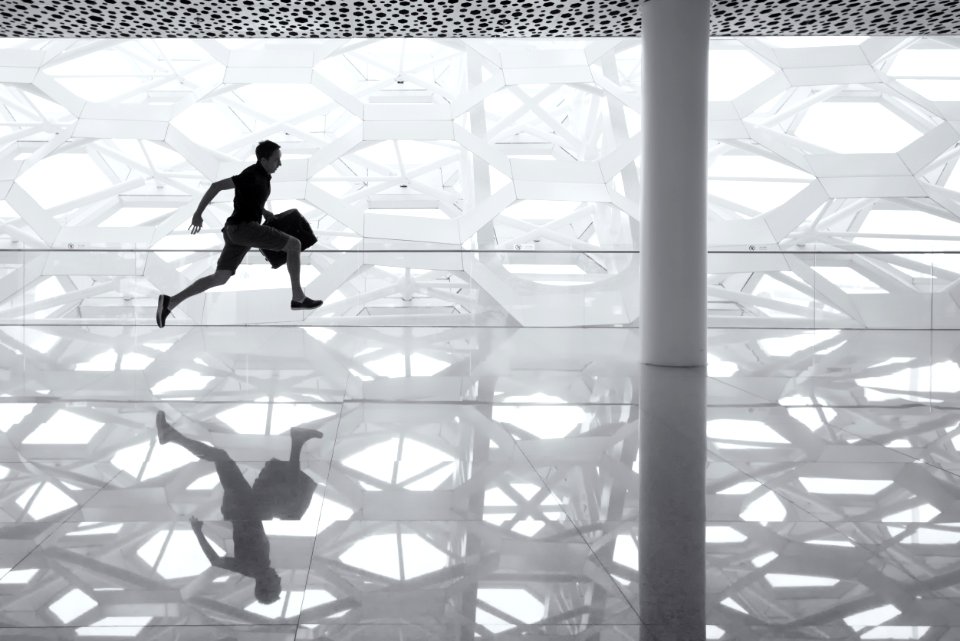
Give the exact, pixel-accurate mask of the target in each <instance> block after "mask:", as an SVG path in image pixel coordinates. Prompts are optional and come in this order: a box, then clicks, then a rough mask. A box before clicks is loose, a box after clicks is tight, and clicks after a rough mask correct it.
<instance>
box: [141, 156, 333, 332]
mask: <svg viewBox="0 0 960 641" xmlns="http://www.w3.org/2000/svg"><path fill="white" fill-rule="evenodd" d="M256 154H257V162H255V163H254V164H252V165H250V166H249V167H247V168H246V169H244V170H243V171H241V172H240V173H239V174H237V175H236V176H232V177H230V178H224V179H223V180H218V181H217V182H215V183H213V184H212V185H210V188H209V189H207V192H206V193H205V194H204V195H203V197H202V198H201V199H200V204H198V205H197V211H196V213H194V214H193V220H192V221H191V222H190V233H191V234H196V233H197V232H198V231H200V228H201V227H203V210H204V209H206V208H207V205H209V204H210V201H211V200H213V198H214V196H216V195H217V194H218V193H220V192H221V191H223V190H224V189H233V190H235V191H234V194H233V214H232V215H231V216H230V218H228V219H227V222H226V223H225V224H224V226H223V230H222V231H223V241H224V246H223V251H222V252H221V253H220V258H219V259H218V260H217V271H215V272H214V273H212V274H210V275H209V276H204V277H203V278H200V279H198V280H196V281H194V282H193V283H191V284H190V285H188V286H187V287H186V288H185V289H184V290H183V291H181V292H178V293H176V294H174V295H173V296H167V295H166V294H160V297H159V298H158V300H157V326H158V327H163V326H164V325H166V323H167V316H169V315H170V312H172V311H173V308H175V307H176V306H177V305H179V304H180V303H182V302H183V301H185V300H186V299H188V298H190V297H191V296H196V295H197V294H199V293H201V292H205V291H206V290H208V289H210V288H211V287H216V286H217V285H223V284H224V283H225V282H227V281H228V280H230V277H231V276H233V275H234V274H235V273H236V272H237V267H239V266H240V263H241V262H242V261H243V257H244V256H245V255H246V253H247V252H248V251H249V250H250V248H251V247H257V248H259V249H272V250H274V251H282V252H286V254H287V271H288V272H289V273H290V288H291V290H292V294H293V296H292V298H291V300H290V309H314V308H317V307H320V305H322V304H323V301H321V300H313V299H311V298H307V295H306V294H304V293H303V288H302V287H301V286H300V241H299V240H297V239H296V238H294V237H293V236H291V235H290V234H286V233H284V232H282V231H280V230H278V229H274V228H273V227H268V226H266V225H261V224H260V222H261V220H262V219H263V217H264V216H266V218H267V220H269V219H270V218H272V217H273V214H272V213H270V212H269V211H267V210H266V209H264V208H263V206H264V205H265V204H266V203H267V198H268V197H269V196H270V176H271V174H273V172H275V171H276V170H277V169H278V168H279V167H280V145H278V144H277V143H275V142H273V141H271V140H264V141H263V142H261V143H260V144H259V145H257V149H256Z"/></svg>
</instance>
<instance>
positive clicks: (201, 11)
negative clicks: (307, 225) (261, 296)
mask: <svg viewBox="0 0 960 641" xmlns="http://www.w3.org/2000/svg"><path fill="white" fill-rule="evenodd" d="M641 5H642V2H641V0H579V1H575V2H571V1H570V0H552V1H551V0H535V1H531V2H522V1H521V0H471V1H453V0H232V1H231V2H223V0H177V1H171V0H163V1H160V2H157V1H155V0H76V1H75V2H71V3H66V2H60V1H59V0H5V1H4V2H3V4H2V5H0V34H3V35H4V36H5V37H47V38H49V37H79V38H102V37H106V38H128V37H130V38H134V37H135V38H145V37H188V38H215V37H216V38H219V37H247V38H249V37H269V38H284V37H286V38H306V37H321V38H350V37H383V36H402V37H431V38H436V37H452V38H459V37H529V36H546V37H552V36H565V37H618V36H636V35H639V34H640V28H641V16H640V13H641ZM712 14H713V15H712V19H711V28H710V29H711V35H713V36H772V35H800V36H802V35H951V34H957V33H960V0H832V1H831V2H808V1H806V0H787V1H784V0H714V2H713V9H712Z"/></svg>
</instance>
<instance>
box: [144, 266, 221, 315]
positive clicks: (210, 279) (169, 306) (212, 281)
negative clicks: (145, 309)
mask: <svg viewBox="0 0 960 641" xmlns="http://www.w3.org/2000/svg"><path fill="white" fill-rule="evenodd" d="M231 276H233V273H232V272H230V271H228V270H225V269H218V270H217V271H215V272H214V273H212V274H210V275H209V276H204V277H203V278H198V279H197V280H195V281H193V282H192V283H190V284H189V285H187V286H186V287H185V288H184V289H183V290H182V291H180V292H177V293H176V294H174V295H173V296H167V295H165V294H160V297H159V298H158V299H157V327H164V326H166V324H167V316H169V315H170V312H172V311H173V308H174V307H176V306H177V305H179V304H180V303H182V302H183V301H185V300H187V299H188V298H190V297H191V296H196V295H197V294H199V293H201V292H205V291H207V290H208V289H210V288H211V287H216V286H218V285H223V284H224V283H225V282H227V281H228V280H230V277H231Z"/></svg>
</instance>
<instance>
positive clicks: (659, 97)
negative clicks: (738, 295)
mask: <svg viewBox="0 0 960 641" xmlns="http://www.w3.org/2000/svg"><path fill="white" fill-rule="evenodd" d="M709 17H710V3H709V0H648V1H647V2H645V3H644V5H643V76H642V84H643V135H644V144H643V203H642V212H643V213H642V225H641V228H642V232H641V247H640V260H641V287H642V290H641V316H640V319H641V320H640V331H641V350H642V353H641V362H642V364H643V365H642V367H641V371H640V524H639V527H640V537H639V540H640V559H639V565H640V617H641V620H642V622H643V625H642V626H641V638H642V639H671V640H675V641H687V640H694V639H695V640H697V641H701V640H702V639H703V638H704V633H705V625H706V620H705V607H704V598H705V580H704V576H705V572H704V570H705V567H704V564H705V545H704V526H705V512H706V510H705V497H704V475H705V465H706V434H705V424H706V368H705V365H706V249H707V247H706V244H707V241H706V151H707V136H706V132H707V51H708V44H709Z"/></svg>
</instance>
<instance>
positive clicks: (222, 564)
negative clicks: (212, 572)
mask: <svg viewBox="0 0 960 641" xmlns="http://www.w3.org/2000/svg"><path fill="white" fill-rule="evenodd" d="M190 527H191V528H193V533H194V534H195V535H196V537H197V542H198V543H199V544H200V549H201V550H203V554H204V556H206V557H207V560H208V561H210V565H212V566H213V567H215V568H223V569H224V570H233V569H234V565H235V564H236V559H233V558H231V557H227V556H218V555H217V552H216V550H214V549H213V546H211V545H210V541H208V540H207V537H205V536H204V535H203V521H201V520H200V519H198V518H197V517H195V516H191V517H190Z"/></svg>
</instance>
